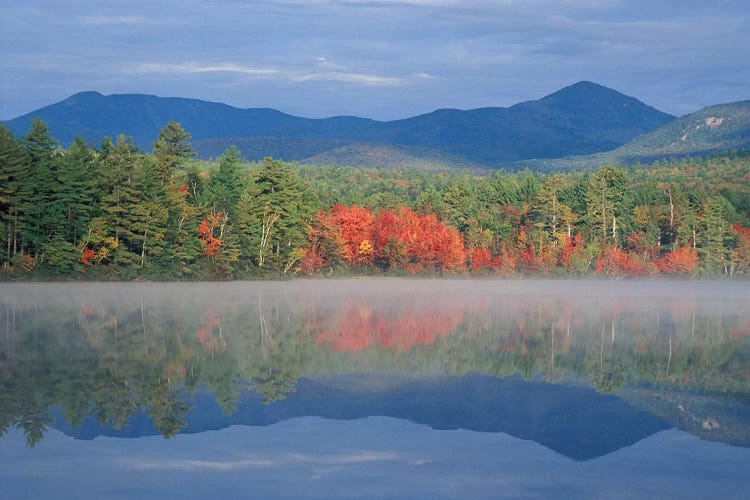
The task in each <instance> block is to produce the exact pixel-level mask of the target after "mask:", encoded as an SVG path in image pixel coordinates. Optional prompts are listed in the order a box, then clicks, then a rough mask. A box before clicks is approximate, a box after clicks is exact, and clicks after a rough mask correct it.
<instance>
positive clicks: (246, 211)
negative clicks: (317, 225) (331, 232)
mask: <svg viewBox="0 0 750 500" xmlns="http://www.w3.org/2000/svg"><path fill="white" fill-rule="evenodd" d="M310 200H311V194H310V193H309V191H308V189H307V187H306V186H305V185H304V184H303V183H302V180H301V179H300V178H299V176H298V175H297V174H296V173H295V172H293V171H292V170H291V169H290V168H289V167H288V166H287V165H285V164H283V163H281V162H280V161H277V160H273V159H271V158H266V159H264V160H263V163H262V164H261V167H260V170H259V171H258V172H257V173H256V174H255V175H254V176H253V178H252V180H251V183H250V185H249V186H248V188H247V190H246V191H245V192H244V193H243V194H242V196H241V198H240V202H239V208H238V212H239V215H238V220H237V230H238V236H239V241H240V245H241V248H242V251H243V257H244V258H245V259H246V260H247V261H249V262H251V263H253V264H254V265H256V266H258V267H260V268H264V267H268V266H269V264H271V265H273V266H275V267H276V269H283V268H284V267H285V266H286V264H287V262H288V260H289V258H290V257H291V255H292V252H293V251H294V250H296V249H298V248H299V247H301V246H303V245H304V244H305V241H306V236H307V230H306V223H307V219H308V218H309V216H310V214H311V211H312V206H313V203H311V202H310Z"/></svg>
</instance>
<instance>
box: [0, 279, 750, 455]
mask: <svg viewBox="0 0 750 500" xmlns="http://www.w3.org/2000/svg"><path fill="white" fill-rule="evenodd" d="M165 286H166V287H169V286H168V285H165ZM168 289H169V288H168ZM24 290H28V288H27V289H21V291H18V290H16V291H15V293H2V294H0V300H2V308H1V309H0V314H2V315H3V316H2V317H0V433H5V432H6V431H7V430H8V429H9V428H10V427H18V428H19V429H21V430H22V431H23V433H24V434H25V436H26V439H27V442H28V443H29V445H30V446H33V445H34V444H36V443H37V442H38V441H39V440H40V439H41V438H42V436H43V434H44V431H45V428H46V427H47V426H48V425H50V424H51V423H52V422H53V420H52V417H51V416H50V412H49V408H50V407H57V408H60V409H61V411H62V413H63V414H64V416H65V419H66V421H67V422H68V423H70V424H71V425H73V426H75V425H78V424H80V423H81V422H82V421H83V420H84V419H86V418H87V417H90V416H91V417H95V418H96V419H97V421H98V422H100V423H101V424H102V425H107V426H111V427H113V428H116V429H117V428H122V427H124V426H126V425H127V424H128V422H129V421H130V420H131V419H132V418H133V417H134V416H135V415H137V414H139V413H144V414H147V415H148V416H149V418H150V419H151V421H152V422H153V425H154V427H155V428H156V429H157V431H158V432H160V433H161V434H162V435H163V436H164V437H172V436H174V435H175V434H177V433H178V432H180V430H181V429H183V428H184V427H185V426H186V425H187V422H188V417H189V413H190V410H191V408H192V407H193V405H194V400H195V394H196V393H197V392H198V391H201V390H208V391H210V392H211V393H213V394H214V395H215V398H216V400H217V402H218V404H219V406H220V407H221V408H222V410H223V411H224V413H226V414H231V413H232V412H234V411H236V408H237V405H238V404H239V402H240V399H241V398H240V394H241V392H242V391H243V390H245V389H248V388H249V389H253V390H254V391H256V392H257V393H258V394H259V395H260V396H261V397H262V398H263V400H264V402H266V403H271V402H273V401H277V400H279V399H282V398H284V397H285V395H286V394H288V393H289V392H291V391H293V390H294V389H295V386H296V383H297V380H298V379H299V378H300V376H302V375H303V374H307V375H331V374H337V373H341V374H343V373H352V372H398V373H408V374H419V373H434V372H435V371H440V372H443V373H448V374H457V375H461V374H465V373H469V372H478V373H482V374H488V375H493V376H498V377H503V376H508V375H521V376H522V377H524V378H526V379H543V380H545V381H548V382H553V383H558V382H562V381H565V380H568V379H580V378H584V379H585V380H587V381H588V383H589V384H590V385H591V386H592V387H593V388H595V389H596V390H597V391H599V392H602V393H613V392H618V391H621V390H622V389H623V388H628V387H636V386H643V385H647V386H650V387H661V388H671V389H684V390H692V391H699V392H703V393H722V394H727V393H728V394H733V395H735V396H736V397H739V398H744V399H747V398H748V395H749V392H750V391H749V390H748V389H749V388H750V342H748V338H749V337H750V311H747V310H746V307H744V306H743V305H742V303H741V301H736V303H735V302H731V301H730V302H731V303H727V301H726V300H723V303H722V304H721V307H719V306H718V305H717V304H716V303H712V302H699V301H696V300H683V299H674V300H670V299H667V300H661V301H645V302H644V301H643V300H640V299H639V298H635V297H632V298H617V299H613V298H611V297H610V298H606V297H583V298H581V297H579V298H575V297H565V296H560V295H554V296H549V297H532V296H529V295H526V296H524V295H513V294H507V295H504V294H498V293H494V294H493V293H487V292H485V293H479V292H462V293H456V292H455V291H453V292H445V293H440V292H437V291H435V290H428V291H425V292H422V293H421V294H420V293H408V294H407V293H393V294H390V295H373V294H371V293H369V292H368V291H366V290H365V291H360V292H358V293H352V291H351V290H341V291H338V292H331V291H329V292H327V293H325V294H324V293H320V294H310V293H305V294H301V293H297V292H295V288H293V287H288V288H286V287H281V286H277V287H276V288H273V287H271V289H270V290H269V291H266V292H260V291H256V293H253V294H246V293H237V294H236V295H235V296H231V297H230V298H229V299H226V300H223V301H221V300H215V297H214V296H213V295H212V294H211V292H205V291H200V290H196V289H193V288H189V289H188V290H189V293H188V292H186V291H181V292H180V295H179V297H178V296H175V295H174V294H173V295H169V294H167V295H165V294H164V293H163V291H159V293H158V294H156V295H149V293H148V291H149V290H150V289H149V288H145V289H139V292H138V294H132V295H123V296H121V295H120V294H119V292H118V291H117V290H115V291H112V292H111V293H106V294H102V295H101V296H100V295H96V296H90V295H89V296H80V297H79V296H68V297H66V298H65V299H64V300H63V299H61V298H60V297H59V296H57V295H55V296H54V297H53V296H52V295H51V294H50V295H44V294H42V295H41V296H38V295H36V294H33V295H32V294H30V293H28V292H24ZM169 290H173V291H175V292H176V291H177V288H174V289H169ZM258 290H264V289H263V288H262V287H260V288H258ZM24 293H27V295H24ZM170 297H171V298H170ZM178 299H179V300H178Z"/></svg>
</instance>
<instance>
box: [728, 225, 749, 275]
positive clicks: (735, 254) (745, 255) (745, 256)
mask: <svg viewBox="0 0 750 500" xmlns="http://www.w3.org/2000/svg"><path fill="white" fill-rule="evenodd" d="M732 232H733V233H734V234H735V237H736V243H735V247H734V249H733V250H732V264H733V266H734V272H735V273H746V272H748V271H749V270H750V227H742V226H741V225H739V224H734V225H733V226H732Z"/></svg>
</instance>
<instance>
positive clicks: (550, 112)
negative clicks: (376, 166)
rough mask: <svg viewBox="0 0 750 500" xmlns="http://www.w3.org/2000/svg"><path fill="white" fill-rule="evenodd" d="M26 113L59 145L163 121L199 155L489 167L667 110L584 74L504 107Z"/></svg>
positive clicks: (59, 108)
mask: <svg viewBox="0 0 750 500" xmlns="http://www.w3.org/2000/svg"><path fill="white" fill-rule="evenodd" d="M34 116H39V117H40V118H42V119H43V120H45V121H46V122H47V124H48V125H49V127H50V130H51V132H52V134H53V136H55V137H56V138H58V139H59V140H60V141H61V142H62V143H63V144H67V143H69V142H70V141H72V140H73V138H74V137H75V136H77V135H80V136H82V137H83V138H84V139H86V140H88V141H90V142H97V141H99V140H101V139H102V138H103V137H105V136H107V135H109V136H116V135H118V134H120V133H122V134H125V135H127V136H131V137H133V138H134V142H135V143H136V144H137V145H139V146H141V147H144V148H148V147H150V144H151V141H153V140H155V138H156V135H157V134H158V131H159V129H161V128H162V127H163V126H164V125H165V124H166V122H167V121H169V120H173V121H177V122H180V123H181V125H182V126H183V128H184V129H185V130H187V131H188V132H190V133H191V134H192V136H193V139H194V143H195V144H199V145H200V143H201V141H208V140H210V141H212V142H213V144H214V146H215V148H214V149H211V150H210V152H208V153H209V154H206V153H207V151H203V150H201V149H200V148H199V147H196V149H197V150H198V152H199V153H200V154H201V156H202V157H215V156H217V151H215V149H217V148H218V146H217V144H219V143H221V142H222V141H220V139H227V138H256V139H257V138H269V140H274V141H276V143H279V141H280V140H281V139H295V140H305V141H306V143H305V147H306V148H311V149H313V150H315V154H312V155H310V156H316V155H317V154H321V153H325V152H326V151H330V150H332V149H335V148H340V147H344V146H352V145H356V144H359V145H362V144H370V145H372V144H384V145H389V146H398V147H401V146H403V147H416V148H423V150H424V151H427V150H429V151H430V153H429V154H428V155H427V156H435V155H441V154H442V155H445V156H446V157H455V158H460V159H462V160H463V161H466V162H467V163H470V164H478V165H485V166H489V167H492V168H497V167H499V166H501V164H502V163H503V162H509V161H518V160H524V159H531V158H557V157H561V156H570V155H581V154H590V153H596V152H602V151H608V150H611V149H614V148H616V147H618V146H621V145H622V144H624V143H625V142H627V141H628V140H630V139H633V138H634V137H637V136H638V135H641V134H642V133H644V132H647V131H651V130H653V129H655V128H657V127H659V126H660V125H663V124H665V123H668V122H670V121H672V120H674V119H675V117H673V116H672V115H669V114H667V113H663V112H661V111H658V110H656V109H655V108H653V107H651V106H648V105H646V104H644V103H642V102H641V101H639V100H637V99H635V98H634V97H629V96H626V95H624V94H621V93H620V92H617V91H615V90H612V89H609V88H607V87H604V86H601V85H598V84H596V83H593V82H586V81H584V82H578V83H575V84H573V85H570V86H568V87H565V88H563V89H560V90H558V91H557V92H554V93H552V94H549V95H547V96H545V97H542V98H540V99H538V100H530V101H524V102H521V103H517V104H514V105H512V106H509V107H483V108H475V109H470V110H459V109H448V108H444V109H437V110H435V111H432V112H430V113H425V114H421V115H417V116H413V117H409V118H403V119H400V120H392V121H378V120H373V119H370V118H361V117H354V116H333V117H328V118H303V117H297V116H293V115H289V114H286V113H283V112H282V111H278V110H275V109H271V108H247V109H241V108H236V107H232V106H229V105H227V104H222V103H214V102H210V101H203V100H200V99H187V98H180V97H158V96H153V95H149V94H113V95H109V96H105V95H103V94H101V93H99V92H96V91H84V92H79V93H77V94H74V95H72V96H70V97H68V98H67V99H65V100H63V101H61V102H59V103H55V104H51V105H49V106H45V107H43V108H40V109H38V110H36V111H34V112H31V113H27V114H25V115H22V116H20V117H16V118H14V119H12V120H8V121H6V122H4V124H5V125H6V126H7V127H8V128H9V129H10V130H11V131H12V132H14V133H15V134H16V135H21V134H23V133H25V131H26V130H27V129H28V126H29V124H30V122H31V119H32V118H33V117H34ZM256 142H257V141H256ZM327 143H330V144H327ZM227 145H228V144H227ZM258 146H259V147H261V148H262V144H259V145H258ZM329 146H331V147H329ZM333 146H335V147H333ZM397 149H398V148H397ZM219 153H220V151H219ZM302 153H303V151H300V149H298V148H297V149H295V147H294V146H289V148H288V150H286V151H285V154H284V155H282V156H281V157H280V159H282V160H285V159H295V160H299V159H304V158H300V156H301V154H302ZM284 156H287V157H288V158H285V157H284ZM246 157H247V155H246ZM248 159H251V160H252V159H258V158H257V157H250V158H248Z"/></svg>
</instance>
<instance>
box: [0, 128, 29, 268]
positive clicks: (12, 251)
mask: <svg viewBox="0 0 750 500" xmlns="http://www.w3.org/2000/svg"><path fill="white" fill-rule="evenodd" d="M29 169H30V166H29V159H28V155H27V153H26V151H25V150H24V149H23V148H22V147H21V145H20V144H19V143H18V141H16V139H15V138H14V137H13V135H12V134H11V133H10V132H9V131H8V130H7V129H6V128H5V127H3V126H2V125H0V217H2V230H0V233H2V236H3V243H4V245H3V247H4V251H3V252H2V262H3V267H7V266H8V265H10V263H11V262H12V261H13V258H14V257H15V256H16V254H17V253H18V252H20V251H21V248H22V242H21V240H20V238H21V232H22V229H23V224H24V219H25V218H24V214H23V211H22V208H21V206H22V197H21V193H22V192H23V189H24V183H26V182H28V179H29Z"/></svg>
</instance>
